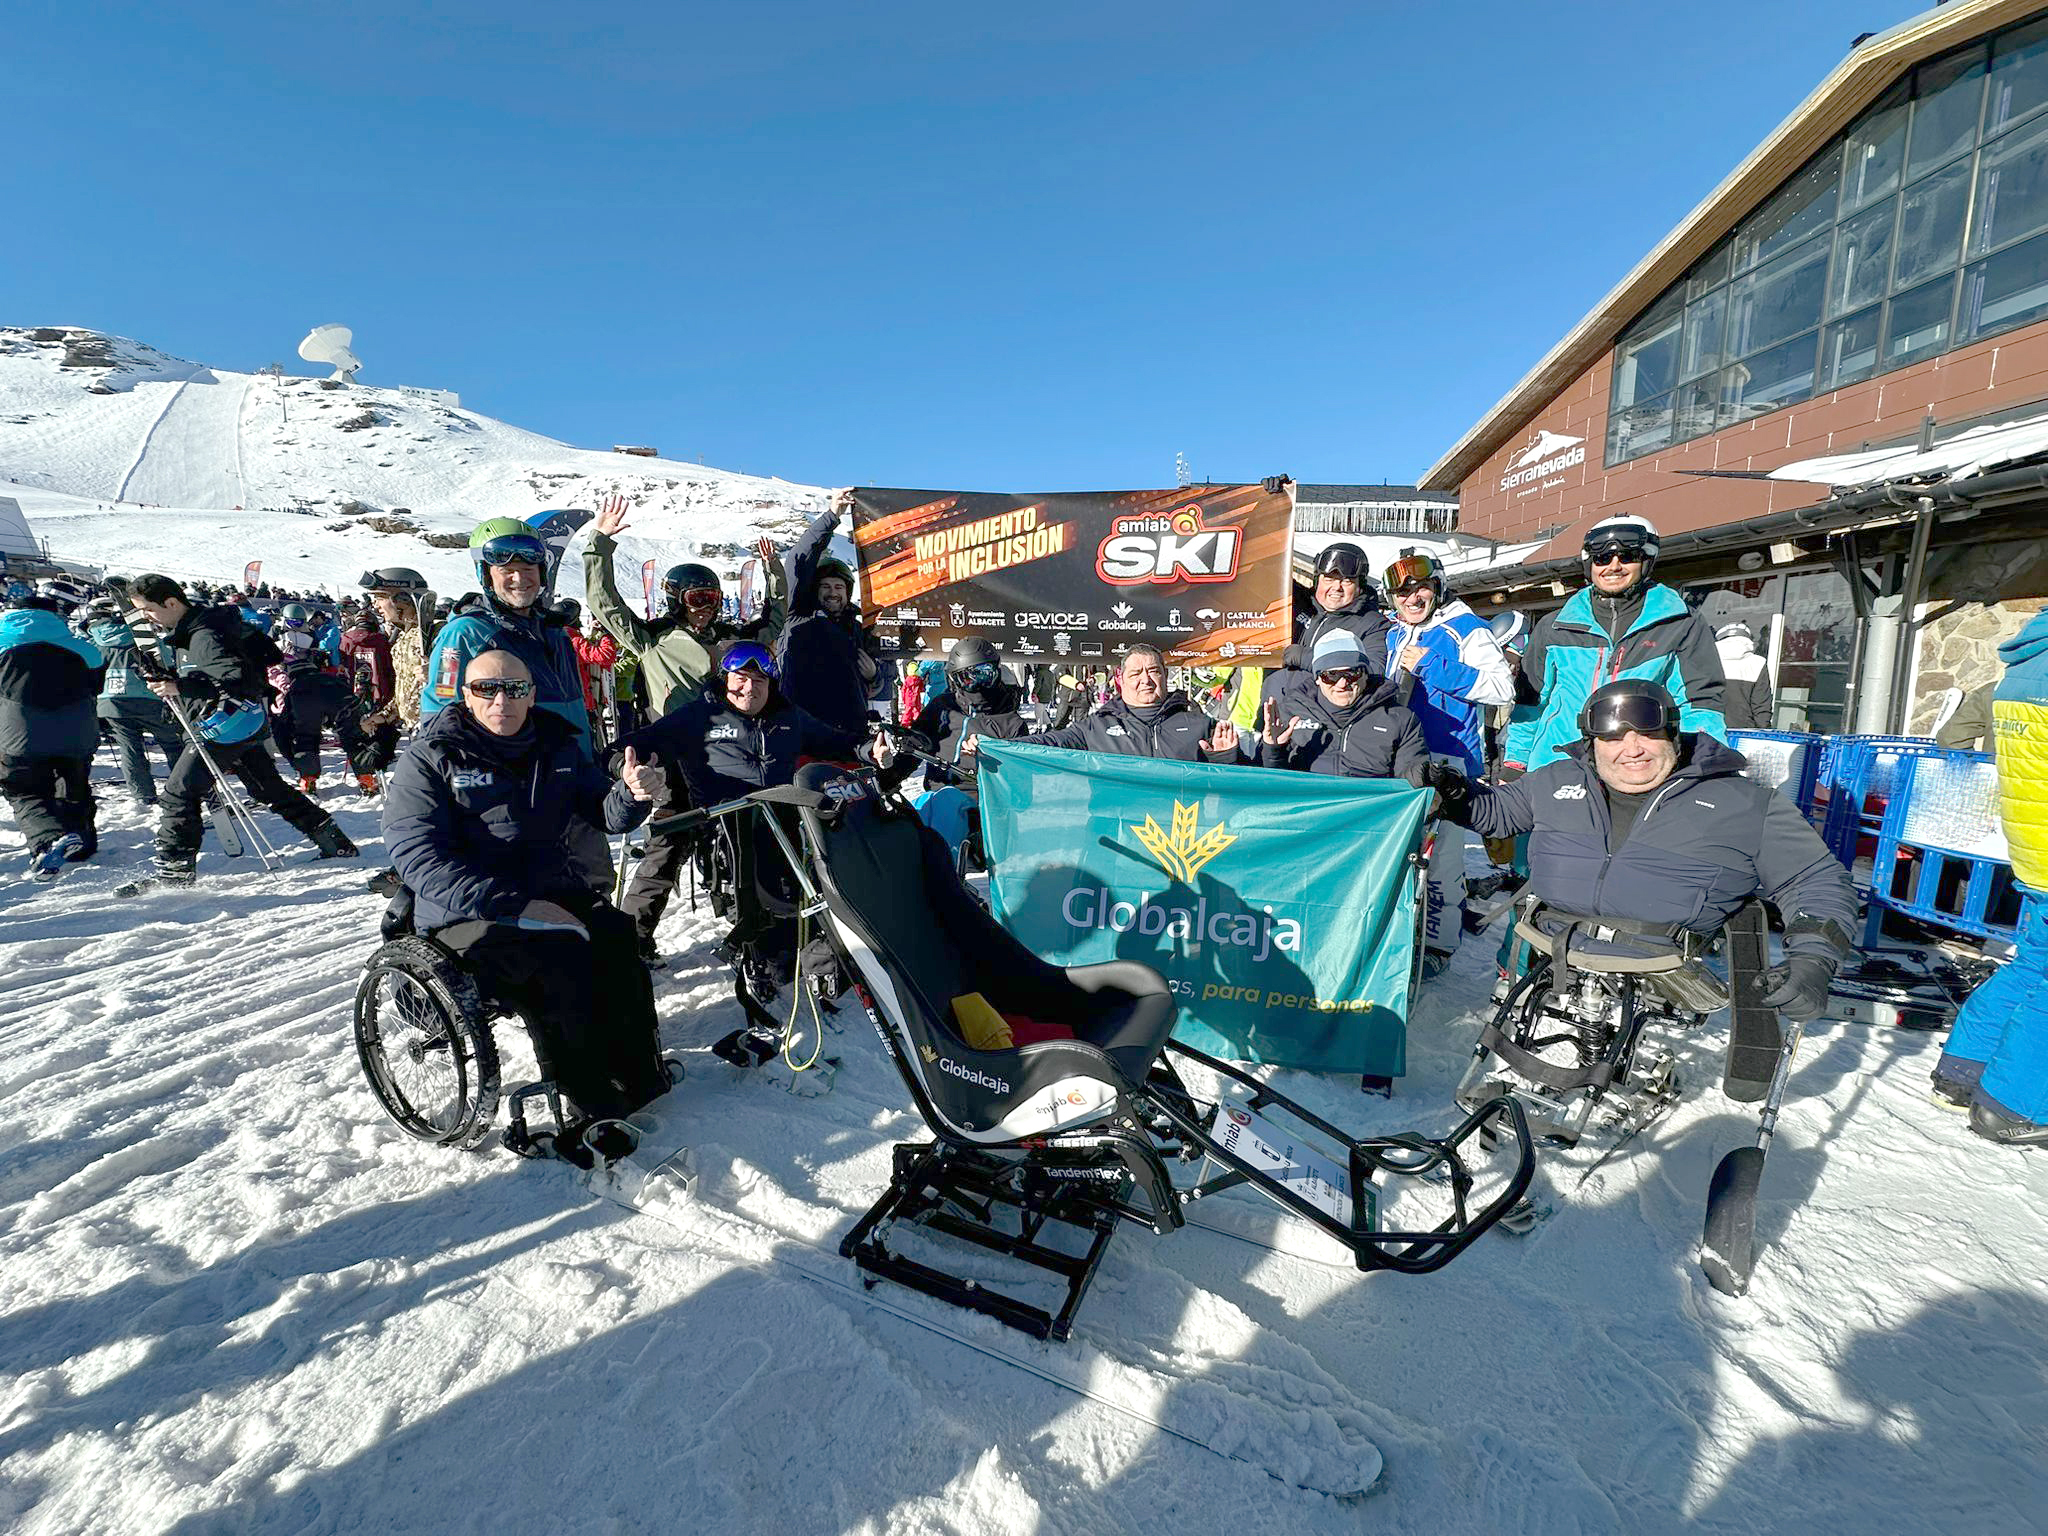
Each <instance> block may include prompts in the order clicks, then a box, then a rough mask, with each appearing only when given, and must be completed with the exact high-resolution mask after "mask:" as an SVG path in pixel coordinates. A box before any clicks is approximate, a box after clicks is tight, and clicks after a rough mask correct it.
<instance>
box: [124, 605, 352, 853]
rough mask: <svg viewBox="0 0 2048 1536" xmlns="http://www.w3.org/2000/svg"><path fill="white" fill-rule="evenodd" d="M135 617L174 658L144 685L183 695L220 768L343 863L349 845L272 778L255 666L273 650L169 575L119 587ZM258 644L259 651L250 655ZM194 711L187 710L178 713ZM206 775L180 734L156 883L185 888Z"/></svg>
mask: <svg viewBox="0 0 2048 1536" xmlns="http://www.w3.org/2000/svg"><path fill="white" fill-rule="evenodd" d="M128 592H129V596H130V599H131V601H132V602H133V603H134V606H135V608H136V609H137V611H139V612H140V613H141V614H142V615H143V617H144V618H146V619H148V620H149V621H150V622H151V623H153V624H155V625H156V626H157V628H158V629H160V630H161V631H163V636H164V639H163V644H164V646H165V647H166V648H167V649H168V650H169V651H170V652H171V654H172V655H173V656H175V657H177V658H178V666H177V673H176V676H174V677H168V678H154V679H152V680H151V681H150V684H149V691H150V692H151V693H154V694H155V695H156V696H157V697H158V698H160V699H163V700H164V701H165V702H166V703H169V702H171V701H174V700H177V701H189V702H190V704H191V705H193V706H195V709H196V710H197V711H203V712H204V717H203V718H193V719H192V729H193V730H194V731H196V732H198V733H199V736H200V737H201V738H202V739H204V740H205V741H206V743H207V753H208V755H210V756H211V757H212V758H213V761H214V762H215V764H217V765H218V766H219V767H220V768H221V770H222V771H223V772H227V773H232V774H234V775H235V777H236V778H238V779H240V780H241V781H242V783H243V785H244V786H245V787H246V788H247V789H248V791H249V793H250V795H251V796H252V797H253V798H254V799H255V800H256V801H257V803H258V804H261V805H265V806H268V807H269V808H270V809H271V810H273V811H275V812H277V814H278V815H279V816H281V817H283V818H284V819H285V820H286V821H287V822H289V823H290V824H291V825H292V826H294V827H296V828H297V829H298V830H299V831H300V832H302V833H304V834H305V835H306V837H307V838H308V839H309V840H310V841H311V842H312V844H313V846H314V847H316V848H318V849H319V850H320V857H321V858H323V859H352V858H355V857H356V845H355V844H354V843H352V842H350V841H349V840H348V838H347V837H346V836H345V835H344V834H343V832H342V830H341V828H340V827H338V826H336V825H335V824H334V818H333V817H332V816H329V815H328V814H327V813H326V812H325V811H323V810H321V809H320V807H319V806H317V805H315V804H314V803H313V802H312V801H311V800H309V799H307V798H306V797H305V795H303V794H302V793H300V792H299V791H298V790H296V789H294V788H292V787H291V786H290V785H289V784H286V783H285V782H284V780H283V779H282V778H280V777H279V776H278V772H277V762H276V760H275V759H274V758H273V757H272V756H271V741H270V727H269V722H268V717H267V715H266V714H265V711H264V702H265V700H266V698H267V697H268V694H269V687H268V684H266V683H265V681H264V677H263V672H264V667H265V666H266V665H267V664H268V662H269V660H270V658H272V657H275V656H276V655H277V647H276V646H274V645H272V644H270V643H269V642H268V641H267V640H266V639H265V638H264V637H263V636H262V635H260V634H258V633H257V632H255V631H253V630H251V629H250V628H249V627H248V626H247V625H245V624H244V623H243V622H242V617H241V615H240V614H239V613H237V612H236V611H235V610H234V609H233V608H229V607H217V608H197V607H194V606H193V605H192V604H191V603H189V602H187V601H186V598H185V589H184V588H183V587H182V586H180V585H179V584H178V582H177V581H175V580H173V579H172V578H171V577H169V576H163V575H159V574H156V573H154V572H152V573H150V574H148V575H143V576H138V577H136V578H135V580H134V581H133V582H132V583H130V585H129V588H128ZM258 646H260V647H261V650H260V652H259V650H258ZM193 713H194V711H189V710H188V717H190V716H191V715H192V714H193ZM212 785H213V775H212V774H211V773H209V772H208V771H207V766H206V761H205V759H204V758H202V757H201V756H200V754H199V748H198V747H197V746H196V745H195V744H194V743H193V741H192V740H190V739H188V740H187V741H186V744H185V750H184V751H183V752H181V753H179V754H178V761H177V763H176V765H175V766H174V767H172V769H171V773H170V777H169V778H168V779H166V780H165V781H164V788H163V795H162V797H161V799H162V806H163V810H162V814H161V816H160V818H159V820H158V822H157V831H156V874H157V878H158V879H159V880H161V881H162V882H163V883H164V884H166V885H190V884H191V883H192V881H193V879H194V878H195V876H196V875H197V872H198V863H199V839H200V824H199V814H200V802H201V801H202V800H203V799H204V798H205V795H206V792H207V791H208V790H209V789H210V788H212Z"/></svg>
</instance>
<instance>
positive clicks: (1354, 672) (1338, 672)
mask: <svg viewBox="0 0 2048 1536" xmlns="http://www.w3.org/2000/svg"><path fill="white" fill-rule="evenodd" d="M1316 680H1317V681H1318V682H1323V683H1328V684H1330V685H1331V686H1332V687H1336V686H1338V685H1340V684H1344V683H1358V682H1363V681H1364V680H1365V668H1363V667H1332V668H1331V669H1330V670H1329V671H1327V672H1318V673H1317V674H1316Z"/></svg>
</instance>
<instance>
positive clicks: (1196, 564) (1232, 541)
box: [1095, 502, 1244, 587]
mask: <svg viewBox="0 0 2048 1536" xmlns="http://www.w3.org/2000/svg"><path fill="white" fill-rule="evenodd" d="M1243 547H1244V530H1243V529H1241V528H1211V527H1208V526H1207V525H1206V524H1205V523H1204V522H1203V520H1202V505H1201V503H1200V502H1189V503H1188V504H1187V505H1186V506H1184V507H1182V508H1180V509H1179V510H1178V511H1174V512H1166V513H1154V512H1145V513H1137V514H1132V515H1127V516H1124V517H1118V518H1114V519H1112V520H1111V522H1110V525H1109V536H1108V537H1107V538H1105V539H1104V540H1103V541H1102V542H1101V544H1099V545H1097V546H1096V550H1095V574H1096V575H1097V576H1100V577H1101V578H1102V579H1103V580H1104V581H1106V582H1108V583H1109V584H1110V585H1111V586H1113V587H1135V586H1141V585H1143V584H1144V583H1146V582H1156V583H1160V584H1168V583H1172V582H1179V581H1230V580H1232V579H1233V578H1234V577H1235V576H1236V575H1237V557H1238V553H1239V551H1240V550H1242V549H1243Z"/></svg>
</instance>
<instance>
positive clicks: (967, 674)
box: [946, 661, 1003, 689]
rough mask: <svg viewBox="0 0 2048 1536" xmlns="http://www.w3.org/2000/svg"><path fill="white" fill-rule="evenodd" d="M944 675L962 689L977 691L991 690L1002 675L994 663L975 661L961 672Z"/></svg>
mask: <svg viewBox="0 0 2048 1536" xmlns="http://www.w3.org/2000/svg"><path fill="white" fill-rule="evenodd" d="M946 675H947V676H948V677H950V678H951V679H952V680H953V681H954V682H955V683H956V684H958V685H959V686H961V687H963V688H977V689H979V688H993V687H994V686H995V685H996V679H998V678H999V677H1001V676H1002V675H1003V674H1002V671H1001V669H1000V668H998V667H997V666H996V664H995V663H994V662H992V661H977V662H976V663H975V664H974V665H973V666H971V667H969V668H967V669H966V670H965V671H963V672H948V673H947V674H946Z"/></svg>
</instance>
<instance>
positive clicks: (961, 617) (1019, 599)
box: [844, 480, 1294, 666]
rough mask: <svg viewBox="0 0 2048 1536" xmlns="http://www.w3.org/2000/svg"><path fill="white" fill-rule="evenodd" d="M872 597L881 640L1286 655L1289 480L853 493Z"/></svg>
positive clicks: (1233, 661)
mask: <svg viewBox="0 0 2048 1536" xmlns="http://www.w3.org/2000/svg"><path fill="white" fill-rule="evenodd" d="M844 494H845V502H846V504H848V505H849V506H850V507H851V509H852V513H853V542H854V547H855V548H856V549H857V550H858V551H859V552H860V578H861V606H862V607H863V608H864V609H865V610H866V614H867V618H868V621H869V622H870V623H871V624H873V625H874V626H875V633H876V635H877V636H878V637H879V638H880V640H881V643H882V648H883V650H884V651H886V652H890V653H893V654H895V655H896V656H898V657H899V658H902V659H906V660H908V659H915V658H919V657H925V658H930V657H938V656H943V655H944V654H945V653H946V651H947V649H948V648H949V647H948V643H947V642H949V641H953V640H961V639H965V638H966V637H967V636H969V635H978V636H980V637H981V638H983V639H985V640H991V641H993V642H995V644H996V645H997V646H999V647H1000V648H1001V650H1002V652H1003V657H1004V659H1005V660H1015V661H1025V662H1030V661H1052V662H1059V661H1064V660H1067V659H1070V658H1071V659H1074V660H1076V661H1081V662H1087V661H1094V660H1101V661H1105V662H1106V661H1109V660H1111V659H1113V658H1115V657H1118V656H1121V655H1122V654H1123V653H1124V652H1125V651H1126V650H1128V649H1130V647H1131V646H1133V645H1135V644H1138V643H1139V642H1141V641H1142V642H1149V643H1150V644H1152V645H1156V646H1158V647H1159V648H1160V649H1161V650H1162V651H1164V652H1165V653H1166V659H1167V660H1168V661H1169V662H1171V663H1172V664H1174V665H1176V666H1209V665H1216V664H1223V665H1243V666H1275V665H1278V664H1279V659H1280V653H1281V652H1282V651H1283V650H1285V649H1286V647H1287V642H1288V639H1289V633H1290V630H1291V627H1292V623H1293V613H1292V606H1291V605H1292V602H1293V588H1292V585H1291V583H1290V581H1289V571H1288V558H1289V550H1290V547H1291V543H1292V538H1293V529H1294V485H1293V482H1292V481H1288V480H1279V481H1267V482H1265V483H1264V484H1263V485H1204V486H1184V487H1182V488H1180V489H1178V490H1166V491H1074V492H1060V493H1056V494H1053V495H1047V496H1006V495H1000V494H997V493H994V492H985V491H899V490H876V489H871V488H866V487H863V488H861V489H858V490H852V491H848V492H846V493H844Z"/></svg>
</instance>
